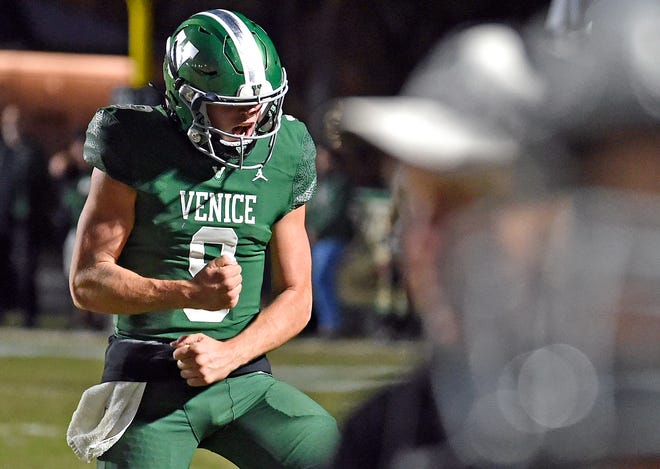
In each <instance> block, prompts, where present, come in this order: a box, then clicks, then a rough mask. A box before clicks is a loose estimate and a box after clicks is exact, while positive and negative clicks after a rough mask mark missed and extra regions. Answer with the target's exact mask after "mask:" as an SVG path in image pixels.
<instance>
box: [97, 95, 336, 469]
mask: <svg viewBox="0 0 660 469" xmlns="http://www.w3.org/2000/svg"><path fill="white" fill-rule="evenodd" d="M268 143H269V142H267V141H266V140H261V141H259V142H257V144H256V146H255V147H254V148H253V149H252V151H251V152H250V154H249V156H248V158H247V159H246V160H245V162H246V163H249V162H250V161H252V160H254V161H257V162H261V161H263V160H264V154H266V152H267V151H268ZM85 159H86V160H87V161H88V162H89V163H91V164H93V165H94V166H95V167H97V168H99V169H100V170H102V171H104V172H105V173H107V174H108V175H109V176H111V177H112V178H114V179H116V180H118V181H120V182H122V183H124V184H127V185H129V186H131V187H133V188H134V189H135V190H136V191H137V199H136V202H135V225H134V228H133V230H132V232H131V233H130V235H129V238H128V240H127V242H126V245H125V247H124V248H123V251H122V254H121V256H120V258H119V259H118V263H119V264H120V265H121V266H123V267H126V268H128V269H130V270H132V271H135V272H137V273H138V274H140V275H143V276H145V277H151V278H159V279H187V278H191V277H192V276H194V275H195V274H196V273H197V272H198V271H199V270H201V268H202V267H203V266H204V264H205V263H207V262H209V261H210V260H211V259H213V258H215V257H217V256H220V255H222V254H231V255H233V256H234V257H235V258H236V260H237V261H238V263H239V264H240V265H241V267H242V276H243V288H242V291H241V296H240V300H239V303H238V305H237V306H236V307H235V308H233V309H231V310H223V311H201V310H193V309H175V310H167V311H157V312H150V313H144V314H134V315H124V314H117V316H116V320H115V326H116V331H115V332H116V335H117V336H118V337H119V338H120V339H128V340H125V341H124V342H133V343H135V342H137V343H139V344H142V343H144V344H155V347H161V346H160V345H159V344H158V342H161V343H162V347H161V348H165V349H167V348H168V347H169V345H167V343H168V342H169V341H170V340H173V339H176V338H178V337H179V336H180V335H182V334H190V333H196V332H202V333H205V334H207V335H209V336H211V337H213V338H216V339H219V340H223V339H227V338H230V337H233V336H235V335H237V334H239V333H240V332H241V331H242V330H243V329H245V327H247V326H248V325H249V324H250V322H251V321H252V320H253V319H254V318H255V317H256V315H257V314H259V310H260V298H261V286H262V279H263V273H264V263H265V251H266V247H267V245H268V243H269V241H270V239H271V234H272V232H271V227H272V225H273V224H274V223H276V222H277V221H278V220H280V219H281V218H282V217H283V216H285V215H286V214H287V213H288V212H290V211H291V210H293V209H294V208H296V207H298V206H300V205H301V204H304V203H305V202H307V201H308V200H309V198H310V197H311V196H312V194H313V192H314V189H315V185H316V172H315V165H314V159H315V146H314V143H313V141H312V139H311V137H310V135H309V133H308V132H307V129H306V127H305V126H304V124H302V123H301V122H299V121H298V120H296V119H293V118H290V117H285V118H284V119H283V120H282V125H281V128H280V130H279V132H278V135H277V139H276V142H275V147H274V150H273V152H272V156H271V158H270V160H269V161H268V163H267V164H266V165H265V166H264V167H263V168H261V169H260V168H258V167H257V168H255V169H231V168H227V167H224V166H222V165H220V164H219V163H218V162H216V161H214V160H213V159H211V158H208V157H207V156H205V155H204V154H202V153H201V152H199V151H197V150H196V149H195V148H194V147H193V146H192V145H191V144H190V141H189V140H188V138H187V137H186V135H185V133H183V132H182V131H181V130H180V128H179V127H178V126H177V125H176V124H175V123H174V122H173V121H172V120H171V119H170V118H169V116H168V115H167V113H166V112H165V110H164V108H162V107H160V106H156V107H149V106H111V107H107V108H103V109H101V110H99V111H98V112H97V113H96V115H95V117H94V118H93V120H92V121H91V123H90V125H89V128H88V134H87V140H86V144H85ZM112 312H113V313H121V311H112ZM120 342H121V341H120ZM111 356H112V355H111V354H108V355H106V371H107V369H108V366H109V365H112V363H107V362H109V361H110V360H112V358H111ZM165 356H166V360H165V362H166V363H165V365H166V366H167V367H169V368H168V369H171V371H172V373H171V376H169V375H168V377H166V378H163V379H160V378H159V379H151V378H149V379H139V377H138V379H134V377H131V378H130V379H129V378H123V377H120V378H113V379H110V381H112V380H137V381H148V382H147V387H146V390H145V393H144V395H143V397H142V401H141V403H140V407H139V409H138V413H137V415H136V416H135V419H134V420H133V422H132V423H131V425H130V427H129V428H128V430H127V431H126V432H125V433H124V434H123V436H122V437H121V439H120V440H119V441H118V442H117V443H115V444H114V445H113V446H112V447H111V448H110V449H109V450H108V451H107V452H106V453H105V454H103V455H102V456H100V457H99V462H98V467H99V468H106V469H109V468H139V469H149V468H154V469H155V468H158V469H161V468H168V469H178V468H182V469H183V468H187V467H188V466H189V464H190V460H191V458H192V456H193V454H194V451H195V450H196V449H197V448H206V449H209V450H211V451H214V452H216V453H218V454H221V455H223V456H225V457H226V458H228V459H230V460H232V461H233V462H234V463H236V464H237V465H239V467H242V468H249V467H252V468H264V467H268V468H277V467H287V468H289V467H290V468H303V467H316V466H321V465H322V464H323V463H324V462H326V461H327V460H328V459H329V458H330V456H331V454H332V452H333V450H334V447H335V444H336V441H337V439H338V431H337V426H336V422H335V420H334V418H332V417H331V416H330V415H329V414H328V413H327V412H326V411H325V410H324V409H323V408H322V407H321V406H319V405H318V404H317V403H316V402H314V401H313V400H312V399H310V398H309V397H308V396H306V395H305V394H304V393H302V392H300V391H299V390H297V389H295V388H293V387H291V386H289V385H287V384H286V383H283V382H281V381H278V380H276V379H275V378H274V377H273V376H271V375H270V374H269V373H267V372H250V373H247V374H241V375H239V376H235V377H229V378H227V379H224V380H222V381H220V382H217V383H214V384H212V385H210V386H206V387H201V388H191V387H189V386H188V385H187V384H186V382H185V380H183V379H182V378H180V377H179V376H178V369H177V368H176V365H175V363H174V360H173V358H172V359H171V362H170V358H171V352H170V351H168V350H165ZM139 358H140V357H135V355H132V356H131V354H130V353H128V354H125V356H124V360H125V361H124V362H122V363H119V364H118V366H117V367H116V368H118V369H120V370H123V369H124V368H125V365H130V363H132V362H134V361H139ZM149 360H150V359H147V363H149ZM122 376H123V375H122Z"/></svg>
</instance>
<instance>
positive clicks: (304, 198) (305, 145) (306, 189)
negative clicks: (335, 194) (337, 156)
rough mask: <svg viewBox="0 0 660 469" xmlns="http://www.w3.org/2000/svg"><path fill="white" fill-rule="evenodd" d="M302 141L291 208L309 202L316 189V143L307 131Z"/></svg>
mask: <svg viewBox="0 0 660 469" xmlns="http://www.w3.org/2000/svg"><path fill="white" fill-rule="evenodd" d="M301 143H302V145H301V152H302V155H301V158H300V162H299V163H298V167H297V169H296V174H295V176H294V179H293V198H292V207H291V210H293V209H295V208H297V207H300V206H301V205H304V204H306V203H307V202H309V200H310V199H311V198H312V196H313V195H314V192H315V191H316V145H314V140H312V136H311V135H309V132H307V131H305V133H304V135H303V137H302V142H301Z"/></svg>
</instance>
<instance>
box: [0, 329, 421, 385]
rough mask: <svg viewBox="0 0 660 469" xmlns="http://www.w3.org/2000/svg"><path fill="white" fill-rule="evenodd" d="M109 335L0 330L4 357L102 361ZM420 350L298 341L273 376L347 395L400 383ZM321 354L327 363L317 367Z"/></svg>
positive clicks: (282, 354) (279, 359) (286, 349)
mask: <svg viewBox="0 0 660 469" xmlns="http://www.w3.org/2000/svg"><path fill="white" fill-rule="evenodd" d="M107 336H108V333H107V332H91V331H81V330H55V329H23V328H17V327H0V357H3V358H4V357H61V358H73V359H83V360H85V359H86V360H99V361H100V360H103V357H104V354H105V347H106V344H107ZM418 349H419V344H416V343H414V342H400V343H384V342H379V341H374V340H368V339H359V340H335V341H327V340H323V339H316V338H298V339H294V340H292V341H291V342H289V343H287V344H285V345H284V346H282V347H280V349H278V350H276V351H273V352H272V353H271V356H272V358H273V359H271V362H272V367H273V373H274V374H275V376H277V377H278V378H280V379H282V380H284V381H286V382H288V383H289V384H291V385H293V386H295V387H298V388H299V389H301V390H303V391H305V392H337V393H345V392H354V391H364V390H369V389H374V388H377V387H379V386H383V385H386V384H389V383H391V382H394V381H397V380H398V379H400V378H401V377H402V376H403V375H404V374H405V372H406V371H408V370H409V369H410V368H411V367H412V366H413V365H414V364H415V363H416V359H415V357H417V356H418V355H417V351H418ZM320 354H322V355H323V363H318V359H319V356H320ZM385 354H387V355H390V356H392V357H397V359H396V360H393V364H382V363H378V362H375V361H374V360H375V359H376V357H382V356H383V355H385ZM333 356H334V357H336V359H333ZM305 357H307V358H305Z"/></svg>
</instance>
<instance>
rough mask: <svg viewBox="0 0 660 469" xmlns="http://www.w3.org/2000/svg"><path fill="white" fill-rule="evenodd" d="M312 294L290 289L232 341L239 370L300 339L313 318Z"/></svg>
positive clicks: (306, 291)
mask: <svg viewBox="0 0 660 469" xmlns="http://www.w3.org/2000/svg"><path fill="white" fill-rule="evenodd" d="M311 310H312V294H311V290H306V289H305V290H303V291H300V290H295V289H287V290H285V291H283V292H282V293H280V294H279V295H278V296H277V297H276V299H275V300H274V301H273V302H272V303H271V304H270V305H269V306H267V307H266V308H264V309H263V310H262V311H261V312H260V313H259V315H258V316H257V318H256V319H255V321H254V322H253V323H252V324H251V325H250V326H249V327H248V328H247V329H245V330H244V331H243V332H242V333H240V334H239V335H237V336H236V337H234V338H233V339H230V340H228V341H227V342H226V343H227V344H228V345H231V346H232V348H233V350H234V357H235V360H236V366H237V367H238V366H241V365H243V364H245V363H248V362H249V361H250V360H252V359H253V358H255V357H258V356H260V355H262V354H264V353H267V352H270V351H271V350H273V349H276V348H277V347H279V346H280V345H282V344H284V343H286V342H288V341H289V340H291V339H292V338H293V337H295V336H297V335H298V334H299V333H300V332H301V331H302V330H303V329H304V327H305V326H306V325H307V323H308V322H309V320H310V317H311Z"/></svg>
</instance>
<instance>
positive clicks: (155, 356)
mask: <svg viewBox="0 0 660 469" xmlns="http://www.w3.org/2000/svg"><path fill="white" fill-rule="evenodd" d="M173 352H174V348H173V347H172V346H171V345H170V344H169V343H162V342H157V341H144V340H135V339H120V338H119V337H117V336H115V335H111V336H110V337H109V339H108V348H107V349H106V350H105V365H104V368H103V376H102V378H101V381H102V382H104V383H105V382H108V381H139V382H142V381H147V382H148V381H173V380H180V379H181V375H180V374H179V372H180V370H179V368H178V367H177V366H176V360H175V359H174V357H173V356H172V353H173ZM256 371H262V372H264V373H268V374H270V373H271V368H270V363H269V362H268V358H266V355H261V356H260V357H257V358H255V359H254V360H252V361H251V362H250V363H247V364H245V365H243V366H241V367H239V368H237V369H236V370H234V371H232V372H231V373H230V374H229V376H228V378H233V377H236V376H241V375H244V374H247V373H253V372H256Z"/></svg>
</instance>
